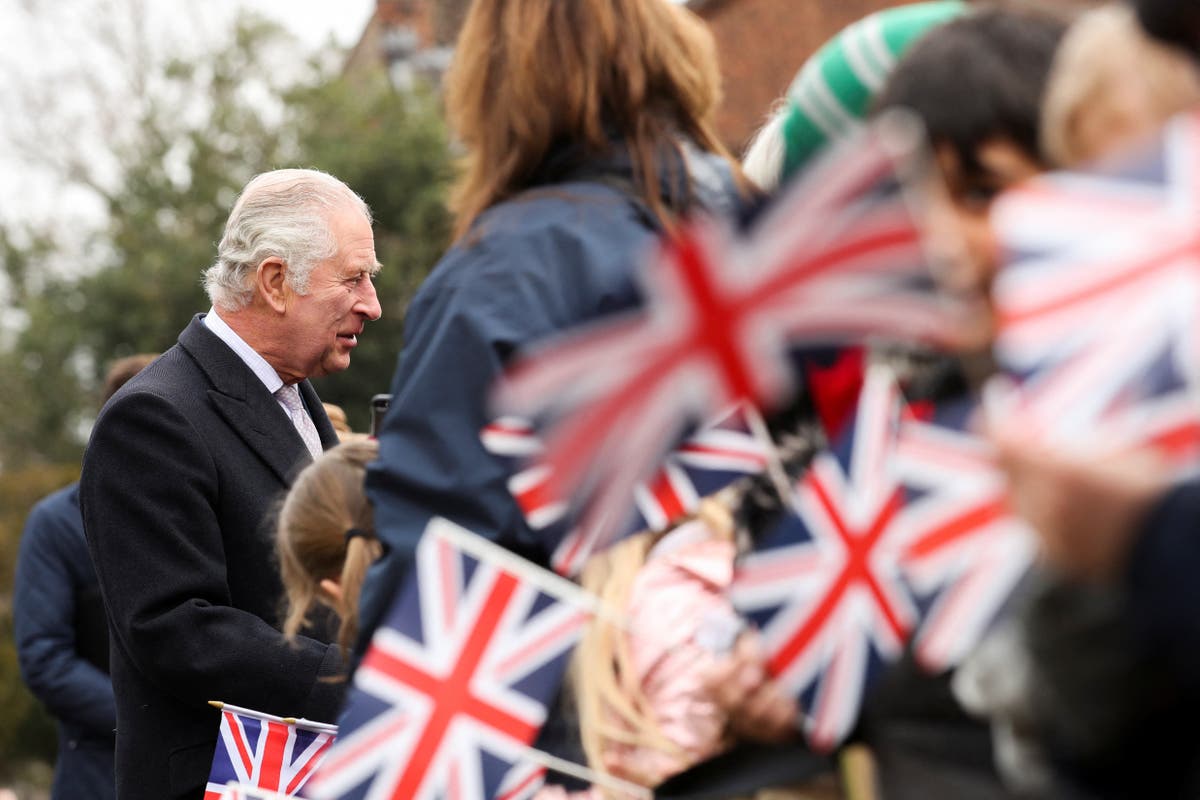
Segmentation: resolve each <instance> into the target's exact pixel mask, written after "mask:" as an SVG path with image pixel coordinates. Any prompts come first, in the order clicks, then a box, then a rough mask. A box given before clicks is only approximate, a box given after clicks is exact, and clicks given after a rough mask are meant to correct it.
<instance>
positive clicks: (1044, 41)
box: [858, 6, 1067, 800]
mask: <svg viewBox="0 0 1200 800" xmlns="http://www.w3.org/2000/svg"><path fill="white" fill-rule="evenodd" d="M1066 27H1067V25H1066V22H1065V21H1064V20H1063V19H1062V18H1061V17H1060V16H1058V15H1049V14H1044V13H1041V12H1039V11H1034V10H1025V9H1017V8H1013V7H1009V6H1004V7H992V6H983V7H976V8H974V9H972V10H971V11H970V12H968V13H967V14H964V15H963V16H960V17H958V18H956V19H953V20H950V21H949V22H946V23H944V24H942V25H939V26H938V27H936V28H934V29H933V30H931V31H930V32H929V33H928V34H927V35H925V36H924V37H922V38H921V39H919V40H918V41H917V42H916V44H914V45H913V46H912V47H911V48H910V49H909V50H908V51H907V52H906V53H905V55H904V56H903V58H901V60H900V62H899V63H898V64H897V65H896V67H895V68H894V69H893V70H892V73H891V75H890V77H889V78H888V81H887V83H886V84H885V85H884V87H883V89H882V90H881V92H880V93H879V95H878V97H877V98H876V100H875V103H874V106H873V113H875V114H879V113H882V112H884V111H889V110H892V109H906V110H908V111H909V112H911V113H913V114H915V116H916V117H917V118H918V120H919V121H920V122H921V123H922V125H923V126H924V128H925V131H926V133H927V136H928V140H929V145H930V147H931V148H932V151H933V157H934V164H935V165H936V167H937V169H936V170H934V179H933V181H932V182H931V187H930V188H931V189H932V191H931V192H930V193H929V194H930V196H931V199H932V201H933V202H932V203H931V206H932V211H933V213H932V214H931V216H930V221H931V223H933V224H934V226H935V230H934V233H935V235H936V236H937V237H938V239H939V241H947V242H951V243H954V244H957V245H959V246H958V247H954V248H952V249H949V250H948V255H950V256H952V259H950V260H948V261H947V262H946V263H945V264H943V265H942V266H943V268H944V269H943V272H942V273H941V277H942V278H943V280H945V282H946V283H945V286H946V288H947V289H948V290H949V291H951V292H953V293H955V294H956V295H960V296H961V297H962V298H963V299H964V300H966V301H969V303H970V306H971V308H972V309H973V310H976V311H977V314H976V315H975V316H974V318H973V319H972V322H975V321H978V329H977V330H972V331H970V335H969V336H968V337H966V339H968V340H969V345H968V347H967V348H966V349H965V350H964V352H963V353H962V354H960V357H959V358H955V359H951V358H946V357H936V356H928V355H927V356H925V357H921V354H913V353H908V352H897V353H891V352H877V353H873V354H872V356H871V357H872V358H878V359H883V360H885V361H890V362H893V363H895V362H898V361H903V362H904V364H905V365H906V367H907V369H906V370H905V371H906V373H912V372H914V371H915V376H912V375H910V377H909V378H907V379H906V380H905V381H904V384H905V391H906V393H907V394H908V399H909V400H910V401H913V402H918V401H931V402H941V401H953V400H958V399H961V398H962V395H963V393H964V392H970V391H974V390H976V389H977V388H978V382H979V380H980V379H981V378H983V377H985V374H984V373H986V371H987V370H988V369H989V365H988V363H987V361H986V358H983V357H981V356H982V355H983V354H986V353H987V352H988V350H989V347H990V343H991V336H992V321H991V315H990V300H989V292H990V284H991V279H992V276H993V275H994V273H995V270H996V269H997V267H998V263H997V253H996V252H995V249H994V237H993V234H992V231H991V227H990V225H989V221H988V212H989V211H990V209H991V205H992V201H993V200H994V199H995V197H996V196H997V195H998V194H999V193H1000V192H1001V191H1003V190H1004V189H1006V188H1008V187H1010V186H1012V185H1014V184H1016V183H1018V182H1019V181H1021V180H1023V179H1025V178H1028V177H1032V176H1033V175H1035V174H1037V173H1038V172H1041V171H1042V170H1043V169H1045V168H1046V159H1045V158H1044V156H1043V154H1042V151H1041V147H1040V136H1039V123H1040V119H1041V102H1042V96H1043V93H1044V90H1045V85H1046V81H1047V77H1048V75H1049V73H1050V67H1051V64H1052V63H1053V60H1054V57H1055V53H1056V50H1057V47H1058V44H1059V42H1060V41H1061V39H1062V37H1063V35H1064V33H1065V31H1066ZM963 245H965V246H963ZM858 735H859V736H861V737H862V738H863V740H864V741H865V742H866V743H867V744H868V745H869V746H870V747H871V748H872V750H873V751H874V754H875V759H876V764H877V769H878V772H879V778H880V783H881V785H882V786H883V787H884V789H883V796H884V797H885V798H888V800H897V799H902V798H924V797H972V798H1002V797H1008V796H1010V795H1009V790H1008V788H1007V787H1006V786H1005V785H1004V784H1003V783H1002V781H1001V777H1000V775H999V774H998V772H997V769H996V765H995V762H994V751H993V737H992V733H991V729H990V726H989V725H988V724H987V723H986V722H985V721H981V720H978V719H975V718H973V717H971V716H969V715H968V714H967V712H966V711H965V710H964V708H963V707H962V705H961V703H960V702H959V700H958V698H956V697H955V695H954V693H953V691H952V688H951V675H949V674H941V675H934V676H931V675H928V674H926V673H925V672H924V671H923V670H922V669H921V668H920V667H919V666H918V665H917V663H916V661H915V659H914V657H913V655H912V654H911V652H909V653H906V654H905V655H904V657H903V658H902V659H901V660H900V662H899V663H898V664H896V665H895V666H894V667H892V668H891V669H890V670H889V671H888V672H887V673H885V674H884V675H883V676H882V678H881V680H880V682H879V684H878V685H877V686H876V687H875V688H874V689H873V691H872V692H871V693H870V694H869V695H868V697H867V699H866V701H865V703H864V709H863V716H862V720H861V723H860V728H859V730H858Z"/></svg>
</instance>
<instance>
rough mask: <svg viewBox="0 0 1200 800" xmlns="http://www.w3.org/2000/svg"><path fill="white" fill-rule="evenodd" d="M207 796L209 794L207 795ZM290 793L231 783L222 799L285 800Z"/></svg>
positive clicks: (221, 796)
mask: <svg viewBox="0 0 1200 800" xmlns="http://www.w3.org/2000/svg"><path fill="white" fill-rule="evenodd" d="M205 796H206V797H207V795H205ZM287 796H288V795H284V794H280V793H279V792H272V791H271V790H270V789H259V788H256V787H254V786H246V785H245V784H241V783H231V784H228V785H227V786H226V787H225V790H224V791H223V793H222V794H221V795H220V800H284V798H286V797H287Z"/></svg>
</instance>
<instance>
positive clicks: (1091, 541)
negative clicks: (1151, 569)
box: [991, 426, 1171, 581]
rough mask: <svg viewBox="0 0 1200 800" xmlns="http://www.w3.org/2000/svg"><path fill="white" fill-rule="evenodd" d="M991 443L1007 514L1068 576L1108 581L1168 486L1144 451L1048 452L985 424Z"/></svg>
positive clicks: (1161, 470)
mask: <svg viewBox="0 0 1200 800" xmlns="http://www.w3.org/2000/svg"><path fill="white" fill-rule="evenodd" d="M991 439H992V441H993V443H994V444H995V445H996V447H997V449H998V451H999V457H1000V465H1001V467H1002V468H1003V469H1004V470H1005V471H1006V472H1007V473H1008V476H1009V479H1010V481H1011V487H1010V489H1011V498H1012V502H1013V506H1014V511H1015V512H1016V513H1017V514H1019V515H1020V516H1021V517H1023V518H1024V519H1025V520H1026V521H1027V522H1029V524H1030V525H1031V526H1032V527H1033V528H1034V530H1035V531H1036V532H1037V534H1038V536H1039V537H1040V539H1041V545H1042V554H1043V557H1044V558H1045V560H1046V561H1047V562H1048V563H1049V564H1051V565H1052V566H1054V567H1055V568H1057V569H1059V570H1060V571H1062V572H1063V573H1064V574H1066V575H1068V576H1071V577H1075V578H1080V579H1084V580H1092V581H1105V580H1111V579H1113V578H1115V577H1116V576H1117V575H1118V574H1119V572H1120V571H1121V569H1122V568H1123V566H1124V565H1125V562H1126V559H1127V557H1128V555H1129V550H1130V548H1131V547H1132V546H1133V542H1134V538H1135V537H1136V535H1137V532H1138V526H1139V524H1140V523H1141V520H1142V518H1143V517H1144V516H1145V514H1146V512H1147V511H1148V510H1149V508H1150V506H1151V505H1153V503H1154V501H1155V500H1156V499H1157V498H1158V497H1159V496H1160V495H1162V494H1163V492H1165V491H1166V489H1167V487H1168V486H1169V484H1170V482H1171V476H1170V472H1169V470H1168V469H1167V467H1166V466H1165V465H1164V464H1163V463H1162V462H1161V460H1160V459H1158V458H1157V457H1156V456H1154V455H1153V454H1152V453H1149V452H1124V453H1111V454H1103V455H1101V454H1086V455H1085V454H1066V453H1063V452H1059V451H1050V450H1048V449H1046V448H1042V447H1039V446H1038V445H1036V444H1034V443H1031V442H1030V441H1029V440H1028V438H1027V437H1024V436H1022V433H1021V432H1020V431H1018V430H1015V429H1014V427H1013V426H1007V427H1005V428H1003V429H998V428H996V427H995V426H993V429H992V431H991Z"/></svg>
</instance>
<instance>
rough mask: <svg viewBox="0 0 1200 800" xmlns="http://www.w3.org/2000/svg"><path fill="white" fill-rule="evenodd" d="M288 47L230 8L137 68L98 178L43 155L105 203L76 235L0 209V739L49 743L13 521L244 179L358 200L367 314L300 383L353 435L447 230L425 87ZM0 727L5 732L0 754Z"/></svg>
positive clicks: (71, 442) (207, 249)
mask: <svg viewBox="0 0 1200 800" xmlns="http://www.w3.org/2000/svg"><path fill="white" fill-rule="evenodd" d="M294 52H295V47H294V43H292V42H291V41H290V40H289V38H288V37H287V36H286V35H285V34H283V33H282V31H281V30H280V29H278V28H277V27H274V26H272V25H270V24H267V23H264V22H263V21H261V20H259V19H256V18H253V17H242V18H240V19H239V20H238V22H237V25H236V26H235V28H234V29H233V30H232V31H231V32H230V34H229V35H228V36H227V37H226V38H225V39H224V41H220V42H217V43H216V44H214V45H213V46H212V47H211V48H210V49H209V50H207V51H205V52H203V53H201V54H200V55H198V56H192V57H188V58H176V59H173V60H170V61H168V62H167V63H165V64H162V65H160V67H159V69H158V70H157V71H156V72H155V77H154V79H153V80H152V81H143V80H142V79H141V78H140V77H139V78H137V80H138V81H139V84H138V85H137V86H136V87H135V89H136V92H135V94H136V97H135V98H132V99H129V102H127V103H125V101H123V100H122V101H120V102H122V103H124V105H123V106H122V107H123V108H124V109H125V111H126V113H125V114H124V115H122V116H121V120H122V121H123V124H124V123H125V122H129V121H130V120H132V124H131V125H129V126H128V127H126V128H123V129H122V131H121V134H120V135H114V136H113V137H112V140H111V142H109V145H110V150H111V151H110V152H109V153H108V156H109V157H110V158H111V161H112V163H113V164H115V165H116V178H115V179H112V178H105V177H104V176H102V175H100V174H98V173H95V172H92V171H90V170H91V168H92V165H91V164H90V162H89V161H88V160H87V159H84V158H75V157H74V156H73V154H71V153H70V152H65V153H64V152H60V153H59V154H58V156H57V157H56V158H55V159H54V160H53V164H51V165H52V166H53V165H57V168H58V169H59V170H60V177H61V178H62V179H63V181H64V182H67V183H70V182H74V183H75V184H77V185H78V186H80V187H83V188H85V189H86V190H87V191H90V192H91V193H93V195H94V196H96V197H98V198H99V199H100V203H101V205H102V206H103V208H104V209H105V215H104V218H105V221H104V223H103V225H102V226H101V227H100V228H99V229H98V230H95V231H93V232H91V233H89V234H88V235H87V236H86V237H84V238H83V242H84V246H83V247H82V248H80V249H73V248H71V247H69V246H68V244H67V243H68V242H69V241H72V240H74V241H78V240H79V238H80V237H79V235H78V231H73V230H64V229H63V228H62V227H61V226H59V227H56V226H54V225H47V226H42V227H38V226H36V225H30V224H29V223H21V224H16V223H14V222H12V221H11V220H8V219H4V218H2V217H0V299H6V300H7V302H5V303H4V309H3V311H4V313H3V316H0V375H3V376H4V377H3V381H2V384H0V385H3V390H2V392H0V393H2V396H3V397H4V400H5V414H4V416H3V417H0V501H2V502H0V508H3V509H4V514H3V515H2V516H0V700H2V701H3V702H4V707H5V708H6V709H8V710H9V715H8V720H9V723H8V724H7V725H6V726H5V731H6V732H7V733H6V734H5V735H0V752H12V753H13V754H14V755H22V754H30V753H39V754H40V755H42V756H43V757H45V758H49V757H50V756H51V755H52V749H50V748H52V738H50V737H49V734H48V733H47V731H48V730H49V729H48V728H47V721H46V718H45V716H44V714H43V713H42V712H40V711H39V710H38V709H37V707H36V704H35V703H34V701H33V700H32V698H31V697H30V696H29V695H28V694H27V693H26V692H24V690H23V688H22V687H21V686H20V685H19V683H18V682H17V680H16V665H15V654H14V652H13V649H12V646H11V613H10V608H9V607H8V605H7V603H8V600H7V598H9V597H11V576H12V569H13V559H14V558H15V553H16V547H17V541H18V538H19V535H20V528H21V526H22V524H23V520H24V517H25V515H26V513H27V512H28V509H29V508H30V507H31V506H32V504H33V503H34V502H35V501H36V500H38V499H39V498H40V497H42V496H43V495H45V494H46V493H48V492H49V491H51V490H52V489H54V488H57V487H58V486H60V485H62V484H63V483H65V482H67V481H68V480H70V479H71V477H72V476H74V475H76V474H77V470H78V464H79V459H80V457H81V455H82V451H83V446H84V442H85V438H86V432H87V429H88V426H89V424H90V421H91V419H92V417H93V416H94V414H95V412H96V407H97V404H98V400H99V397H98V393H99V386H100V383H101V381H102V377H103V374H104V371H105V369H106V367H107V365H108V363H109V362H111V361H112V360H113V359H115V358H119V357H121V356H125V355H129V354H132V353H137V352H157V351H162V350H165V349H167V348H168V347H170V346H171V345H172V344H173V343H174V342H175V339H176V337H177V335H178V333H179V331H180V330H182V328H183V327H184V326H185V325H186V324H187V322H188V321H189V319H190V318H191V316H192V315H193V314H195V313H196V312H198V311H203V310H205V309H207V307H208V302H207V299H206V298H205V296H204V292H203V290H202V287H201V283H200V281H201V276H202V273H203V271H204V269H205V268H206V267H207V266H208V265H209V264H210V263H211V262H212V259H213V257H214V255H215V245H216V242H217V241H218V240H219V239H220V236H221V228H222V225H223V223H224V219H225V217H226V215H227V214H228V211H229V208H230V206H231V205H232V202H233V199H234V197H235V196H236V194H237V192H238V190H239V189H240V188H241V187H242V186H243V185H244V184H245V183H246V181H247V180H248V179H249V178H250V177H252V176H253V175H254V174H256V173H258V172H262V171H264V170H268V169H274V168H280V167H291V166H296V167H313V168H317V169H322V170H325V171H327V172H330V173H332V174H334V175H336V176H338V177H339V178H341V179H343V180H345V181H346V183H348V184H349V185H350V186H351V188H353V189H355V190H356V191H357V192H359V193H360V194H361V195H362V196H363V198H364V199H365V200H366V201H367V203H368V204H369V205H370V206H371V208H372V210H373V212H374V217H375V224H374V229H375V236H376V251H377V255H378V257H379V259H380V261H381V262H382V263H383V265H384V269H383V271H382V273H381V274H380V276H379V279H378V281H377V289H378V292H379V296H380V301H381V304H382V306H383V309H384V318H383V319H382V320H381V321H379V322H377V323H372V324H371V325H369V326H368V328H367V330H366V332H365V334H364V336H363V337H362V341H361V344H360V346H359V347H358V348H357V349H356V351H355V354H354V363H353V365H352V366H351V368H350V370H348V371H347V372H346V373H343V374H341V375H337V376H331V377H329V378H326V379H323V380H322V382H321V383H320V385H319V386H318V391H319V392H320V393H321V395H322V398H323V399H325V400H326V401H327V402H333V403H338V404H339V405H342V406H343V407H344V408H345V410H346V412H347V414H348V415H349V417H350V421H351V424H352V426H353V427H354V428H355V429H356V430H365V429H366V426H367V424H368V401H369V399H370V397H371V395H372V394H374V393H376V392H382V391H386V390H387V387H388V385H389V382H390V378H391V374H392V372H393V370H394V367H395V361H396V356H397V354H398V352H399V350H400V346H401V331H402V321H403V314H404V309H405V308H406V306H407V304H408V300H409V298H410V297H411V295H412V293H413V292H414V291H415V289H416V286H417V285H418V284H419V282H420V281H421V280H422V279H423V277H424V275H425V273H426V272H427V271H428V269H429V267H430V266H431V265H432V264H433V263H434V261H435V260H436V259H437V257H438V255H440V253H441V251H442V249H443V248H444V247H445V245H446V243H447V238H448V231H449V226H448V222H447V216H446V212H445V210H444V207H443V203H442V195H443V188H444V185H445V182H446V178H447V175H448V170H449V167H448V164H449V157H448V151H447V145H446V137H445V133H444V130H443V126H442V123H441V119H440V115H439V111H438V100H437V98H436V97H435V96H434V95H433V94H432V93H431V92H427V93H421V92H418V93H406V94H399V93H397V92H395V91H393V90H392V89H391V87H390V86H389V85H388V84H387V82H386V80H385V78H384V76H383V75H382V74H381V75H380V77H379V79H378V80H377V81H372V80H370V79H368V80H366V81H365V82H364V81H362V80H359V81H358V82H356V83H354V84H350V83H348V82H346V81H345V80H343V79H342V78H340V77H339V76H338V75H337V74H336V71H335V70H331V69H329V68H328V67H327V66H326V67H323V66H322V65H321V62H319V61H317V60H314V61H312V62H309V63H308V64H307V65H306V66H304V67H303V68H301V69H295V70H293V71H292V74H291V77H290V78H288V79H286V80H285V79H283V78H281V77H279V71H278V64H279V57H280V55H281V54H282V55H283V56H284V57H285V58H293V59H294ZM140 68H144V66H143V67H140ZM132 72H136V70H132ZM297 75H298V76H299V79H298V80H297ZM101 100H102V103H101V104H102V105H104V104H106V103H107V104H111V103H113V102H118V101H116V100H113V99H111V98H107V99H105V98H101ZM114 124H115V121H114ZM36 135H38V136H41V135H48V134H43V133H37V134H36ZM5 634H7V637H5ZM4 642H8V645H5V644H3V643H4ZM14 737H16V739H21V741H22V742H23V744H22V746H21V747H20V748H18V749H16V750H12V749H10V745H11V744H12V743H13V742H14V741H15V739H14ZM3 767H4V765H3V764H0V773H3V772H5V771H6V770H5V769H4V768H3ZM3 779H4V775H3V774H0V780H3Z"/></svg>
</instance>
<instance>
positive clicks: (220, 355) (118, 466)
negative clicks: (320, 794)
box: [79, 169, 381, 800]
mask: <svg viewBox="0 0 1200 800" xmlns="http://www.w3.org/2000/svg"><path fill="white" fill-rule="evenodd" d="M379 268H380V265H379V263H378V261H377V259H376V257H375V239H374V234H373V233H372V229H371V213H370V209H368V208H367V205H366V203H364V202H363V200H362V198H360V197H359V196H358V195H357V194H355V193H354V192H353V191H352V190H351V189H350V187H348V186H346V184H345V183H343V182H342V181H340V180H338V179H337V178H335V177H333V176H332V175H328V174H326V173H323V172H318V171H316V170H307V169H282V170H274V171H271V172H266V173H263V174H261V175H258V176H256V177H254V178H253V179H251V180H250V182H249V183H247V184H246V186H245V188H243V190H242V192H241V194H240V195H239V197H238V198H237V200H236V201H235V202H234V205H233V209H232V210H231V211H230V214H229V217H228V219H227V220H226V222H225V231H224V235H223V236H222V238H221V241H220V243H219V244H218V246H217V258H216V261H215V262H214V263H213V264H212V265H211V266H210V267H209V268H208V269H207V270H206V271H205V274H204V282H205V289H206V290H207V292H208V295H209V299H210V300H211V302H212V308H211V309H210V310H209V311H208V312H207V313H203V314H197V315H196V316H195V317H194V318H193V319H192V321H191V322H190V324H189V325H188V326H187V327H186V328H184V330H183V331H182V332H181V333H180V335H179V341H178V343H177V344H176V345H175V346H174V347H172V348H171V349H170V350H168V351H167V352H166V353H164V354H163V356H162V357H161V358H159V359H158V360H157V361H155V362H154V364H152V365H151V366H150V367H148V368H147V369H146V370H145V371H143V372H142V373H141V374H139V375H138V376H137V377H135V378H134V379H133V380H131V381H130V382H129V383H127V384H125V385H124V386H123V387H121V390H120V391H118V392H117V393H116V394H115V395H114V396H113V398H112V400H110V401H109V402H108V404H107V405H106V406H105V408H104V410H103V411H102V412H101V413H100V417H99V419H97V420H96V426H95V428H94V429H93V431H92V436H91V439H90V440H89V442H88V447H87V452H86V453H85V455H84V461H83V473H82V476H81V478H80V489H79V499H80V506H81V508H82V511H83V522H84V532H85V533H86V535H87V540H88V548H89V550H90V552H91V554H92V562H93V563H94V564H95V566H96V574H97V576H98V578H99V582H100V592H101V595H102V596H103V598H104V606H105V612H106V613H107V615H108V623H109V629H110V632H111V633H112V647H111V651H110V652H111V657H112V675H113V688H114V690H115V694H116V701H117V796H118V798H120V800H168V798H170V799H171V800H197V799H198V798H200V797H201V796H202V795H203V793H204V789H205V787H206V785H207V779H208V776H209V770H210V768H211V766H212V759H213V752H214V748H215V746H216V742H217V735H218V731H219V729H220V713H219V712H218V711H217V710H216V709H215V708H212V707H210V706H209V704H208V703H209V701H212V700H219V701H224V702H227V703H233V704H235V705H240V706H244V707H248V708H253V709H255V710H257V711H261V712H263V713H267V714H274V715H276V716H286V717H292V716H294V717H307V718H308V719H312V720H320V721H332V720H333V719H334V718H335V717H336V715H337V710H338V707H339V706H340V704H341V700H342V696H343V694H344V685H343V684H342V683H340V682H337V681H330V680H325V678H327V677H332V676H335V675H339V674H341V673H342V671H343V658H342V653H341V648H339V647H338V646H337V645H336V644H335V643H331V642H330V641H329V638H330V637H329V635H328V633H329V632H328V631H324V630H313V631H310V633H311V634H312V635H311V636H297V637H295V638H294V639H292V640H288V639H287V638H285V637H284V635H283V633H282V632H281V631H280V629H279V625H280V619H279V610H280V609H279V598H280V595H281V593H282V586H281V584H280V579H279V571H278V568H277V566H276V564H275V559H274V552H273V548H272V546H271V545H272V540H271V536H270V534H269V531H268V530H267V527H268V526H269V525H270V513H271V512H272V511H273V510H274V508H275V501H276V498H277V497H278V496H279V495H280V494H281V493H283V492H284V490H286V489H287V487H288V485H289V483H290V481H291V480H292V479H294V477H295V475H296V473H297V472H298V471H299V470H300V469H301V468H302V467H303V466H304V465H306V464H307V463H308V462H309V461H310V460H311V459H312V458H314V457H315V456H317V455H319V454H320V453H321V452H322V451H323V450H324V449H325V448H329V447H333V446H334V445H336V444H337V443H338V439H337V434H336V433H335V432H334V429H333V426H332V425H331V424H330V422H329V418H328V416H326V414H325V410H324V408H323V407H322V405H321V401H320V398H319V397H318V396H317V393H316V391H315V390H314V389H313V387H312V384H311V382H310V381H309V380H308V379H309V378H310V377H320V376H323V375H329V374H331V373H334V372H340V371H342V370H344V369H346V368H347V367H349V365H350V358H351V354H352V353H353V351H354V348H355V347H357V345H358V337H359V336H360V335H361V334H362V332H363V330H364V328H365V326H366V324H367V322H369V321H371V320H375V319H378V318H379V316H380V313H381V311H380V304H379V298H378V297H377V296H376V294H375V286H374V282H373V277H374V275H375V274H376V273H377V272H378V270H379Z"/></svg>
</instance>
